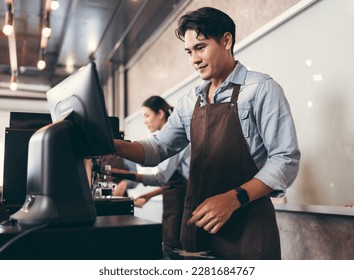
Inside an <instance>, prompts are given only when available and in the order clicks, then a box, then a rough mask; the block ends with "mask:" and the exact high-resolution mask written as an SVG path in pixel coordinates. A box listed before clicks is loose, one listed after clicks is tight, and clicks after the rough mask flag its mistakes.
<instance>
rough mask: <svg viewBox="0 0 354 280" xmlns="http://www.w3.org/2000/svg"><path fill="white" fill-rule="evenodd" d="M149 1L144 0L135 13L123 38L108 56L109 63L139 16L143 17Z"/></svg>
mask: <svg viewBox="0 0 354 280" xmlns="http://www.w3.org/2000/svg"><path fill="white" fill-rule="evenodd" d="M147 2H148V0H144V2H143V3H142V4H141V6H140V8H139V10H138V11H137V12H136V13H135V15H134V17H133V19H132V20H131V21H130V22H129V25H128V26H127V28H126V29H125V31H124V32H123V34H122V36H121V37H120V38H119V40H118V41H117V43H116V44H115V45H114V47H113V49H112V50H111V52H110V53H109V54H108V56H107V59H108V61H111V60H112V58H113V56H114V55H115V54H116V52H117V51H118V49H119V48H120V46H121V45H122V43H123V41H124V39H125V37H126V36H127V35H128V33H129V31H130V30H131V28H132V27H133V26H134V24H135V23H136V21H137V20H138V18H139V16H140V15H141V13H142V11H143V10H144V8H145V5H146V4H147Z"/></svg>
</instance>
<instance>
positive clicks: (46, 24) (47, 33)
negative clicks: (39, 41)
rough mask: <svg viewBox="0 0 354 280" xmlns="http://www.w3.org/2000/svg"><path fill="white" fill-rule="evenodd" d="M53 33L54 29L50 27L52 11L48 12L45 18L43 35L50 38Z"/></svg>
mask: <svg viewBox="0 0 354 280" xmlns="http://www.w3.org/2000/svg"><path fill="white" fill-rule="evenodd" d="M51 34H52V29H51V28H50V13H49V12H47V15H46V17H45V18H44V20H43V28H42V36H43V37H47V38H49V37H50V35H51Z"/></svg>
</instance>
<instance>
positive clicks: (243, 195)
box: [235, 187, 250, 206]
mask: <svg viewBox="0 0 354 280" xmlns="http://www.w3.org/2000/svg"><path fill="white" fill-rule="evenodd" d="M235 190H236V192H237V194H236V197H237V199H238V201H239V202H240V204H241V206H245V205H246V204H248V203H249V202H250V198H249V196H248V193H247V191H246V190H245V189H243V188H241V187H237V188H235Z"/></svg>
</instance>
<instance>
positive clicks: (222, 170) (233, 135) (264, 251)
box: [182, 85, 280, 259]
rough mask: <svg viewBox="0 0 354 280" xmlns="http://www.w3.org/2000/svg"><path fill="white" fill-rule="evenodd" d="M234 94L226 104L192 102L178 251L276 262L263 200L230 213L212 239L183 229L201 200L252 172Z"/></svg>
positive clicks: (270, 210) (269, 210) (273, 228)
mask: <svg viewBox="0 0 354 280" xmlns="http://www.w3.org/2000/svg"><path fill="white" fill-rule="evenodd" d="M239 90H240V86H238V85H237V86H235V87H234V89H233V93H232V97H231V102H227V103H218V104H207V105H205V106H203V107H199V103H200V100H198V102H197V103H196V106H195V108H194V113H193V118H192V127H191V143H192V155H191V165H190V166H191V168H190V175H189V176H190V179H189V185H188V188H187V196H186V203H185V208H184V209H185V213H184V222H183V224H182V245H183V246H182V247H183V248H184V249H185V250H186V251H191V252H195V251H204V252H208V253H209V255H208V256H209V257H210V256H213V257H216V258H227V259H279V258H280V241H279V233H278V228H277V224H276V220H275V213H274V207H273V205H272V203H271V201H270V199H269V197H263V198H261V199H258V200H255V201H253V202H251V203H249V204H248V205H246V206H244V207H243V208H242V209H240V210H238V211H235V212H233V214H232V215H231V217H230V218H229V219H228V221H227V222H226V223H225V224H224V225H223V227H222V228H221V229H220V230H219V231H218V232H217V233H216V234H210V233H208V232H207V231H205V230H204V229H200V228H198V227H196V226H195V225H194V224H192V225H188V224H187V222H188V220H189V219H190V218H191V216H192V212H193V211H194V210H195V209H196V208H197V207H198V206H199V205H200V204H201V203H202V202H203V201H205V199H207V198H209V197H213V196H215V195H218V194H222V193H225V192H227V191H229V190H232V189H234V188H235V186H241V185H243V184H244V183H246V182H247V181H249V180H251V179H252V178H253V176H254V175H255V174H256V173H257V171H258V169H257V167H256V165H255V164H254V162H253V159H252V158H251V155H250V152H249V150H248V148H247V144H246V142H245V139H244V136H243V133H242V129H241V126H240V121H239V118H238V114H237V98H238V94H239ZM199 99H200V98H199ZM221 135H222V137H221ZM205 151H207V152H205Z"/></svg>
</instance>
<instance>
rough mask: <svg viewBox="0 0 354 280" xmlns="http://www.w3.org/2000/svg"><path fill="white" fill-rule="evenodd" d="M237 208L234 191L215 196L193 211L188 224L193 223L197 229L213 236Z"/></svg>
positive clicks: (237, 203) (238, 205)
mask: <svg viewBox="0 0 354 280" xmlns="http://www.w3.org/2000/svg"><path fill="white" fill-rule="evenodd" d="M239 207H240V204H239V202H238V200H237V199H236V191H235V190H231V191H228V192H226V193H222V194H219V195H215V196H212V197H209V198H207V199H206V200H204V202H203V203H202V204H200V205H199V206H198V207H197V209H195V210H194V212H193V213H192V218H190V219H189V220H188V224H189V225H191V224H193V223H194V224H195V225H196V226H197V227H202V228H204V230H206V231H208V232H209V233H212V234H215V233H217V232H218V231H219V230H220V228H221V227H222V226H223V225H224V224H225V223H226V221H227V220H228V219H229V218H230V216H231V214H232V213H233V212H234V211H235V210H236V209H237V208H239Z"/></svg>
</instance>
